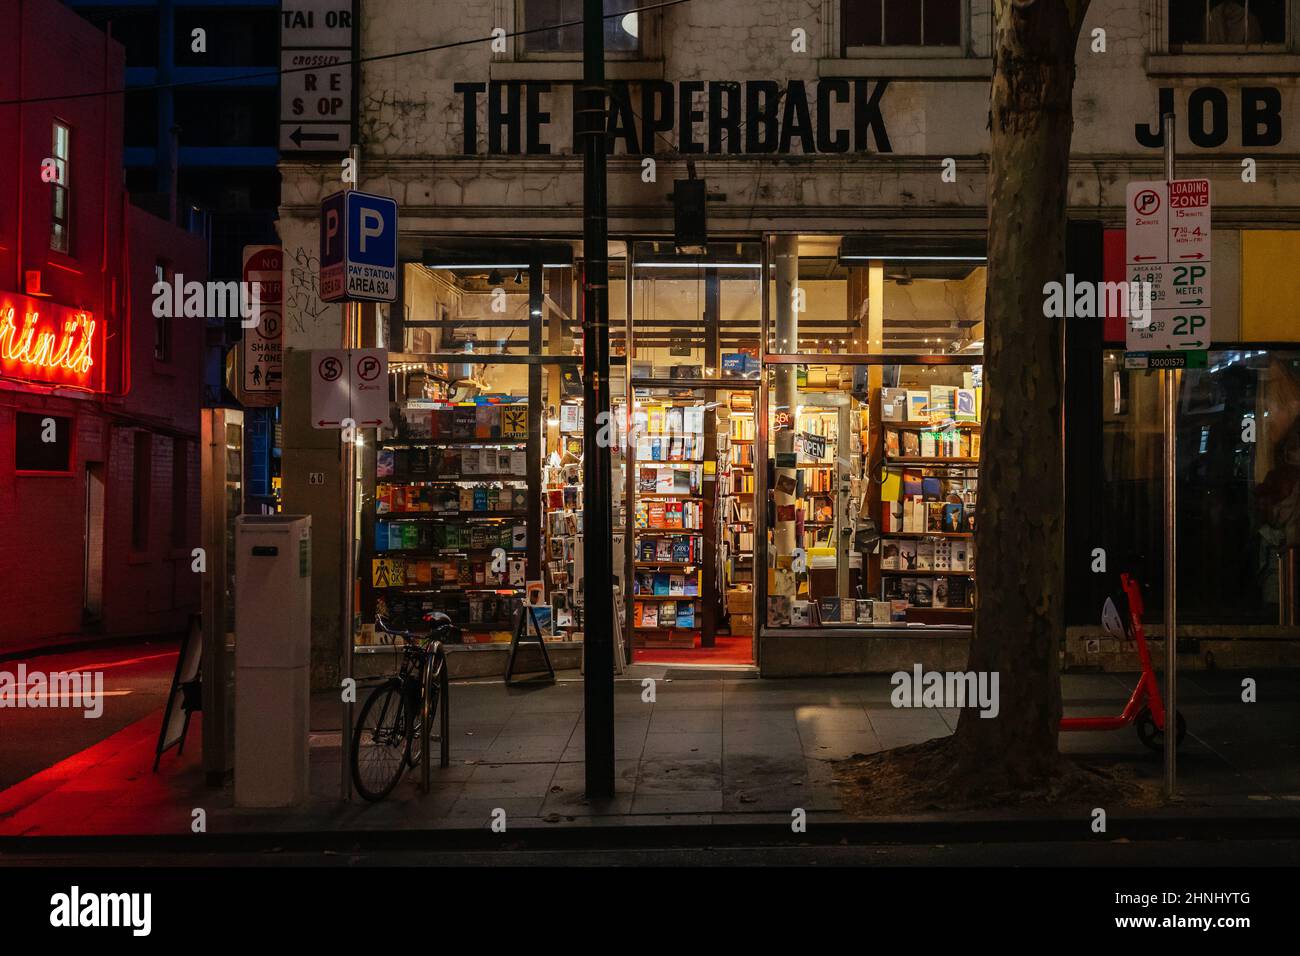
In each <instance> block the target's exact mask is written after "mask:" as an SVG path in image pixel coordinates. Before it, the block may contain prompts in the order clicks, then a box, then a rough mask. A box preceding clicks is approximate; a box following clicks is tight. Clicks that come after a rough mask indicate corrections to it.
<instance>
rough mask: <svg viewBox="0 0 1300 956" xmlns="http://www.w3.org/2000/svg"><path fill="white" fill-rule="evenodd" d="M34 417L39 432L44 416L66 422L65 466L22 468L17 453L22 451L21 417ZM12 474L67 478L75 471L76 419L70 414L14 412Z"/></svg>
mask: <svg viewBox="0 0 1300 956" xmlns="http://www.w3.org/2000/svg"><path fill="white" fill-rule="evenodd" d="M23 418H32V419H35V427H36V430H37V431H38V432H39V431H40V430H41V428H42V425H41V422H42V421H43V420H44V419H46V418H53V419H55V420H56V421H58V422H61V423H66V426H63V425H60V426H59V427H66V428H67V435H68V441H67V449H68V456H67V466H66V467H65V468H62V469H59V468H24V467H23V465H22V464H21V462H20V459H19V455H20V454H21V452H22V449H23V447H24V446H23V444H22V443H21V442H20V437H19V436H20V432H22V431H23V427H22V424H21V419H23ZM13 462H14V474H15V475H16V476H26V477H50V478H67V477H71V476H72V475H73V474H74V473H75V472H76V462H77V420H76V419H75V418H73V417H72V416H70V415H53V414H48V413H46V412H16V413H15V414H14V454H13Z"/></svg>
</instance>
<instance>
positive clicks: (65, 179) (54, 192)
mask: <svg viewBox="0 0 1300 956" xmlns="http://www.w3.org/2000/svg"><path fill="white" fill-rule="evenodd" d="M71 138H72V131H71V130H70V129H69V128H68V127H67V126H66V125H65V124H63V123H60V122H57V121H56V122H55V123H54V135H53V142H52V144H51V152H50V158H51V159H53V160H54V172H55V178H54V179H52V180H51V181H50V248H51V249H54V250H56V251H58V252H70V251H71V249H72V244H71V236H70V232H71V228H72V211H71V204H72V195H71V191H70V187H69V169H68V165H69V158H70V156H71V145H70V141H71Z"/></svg>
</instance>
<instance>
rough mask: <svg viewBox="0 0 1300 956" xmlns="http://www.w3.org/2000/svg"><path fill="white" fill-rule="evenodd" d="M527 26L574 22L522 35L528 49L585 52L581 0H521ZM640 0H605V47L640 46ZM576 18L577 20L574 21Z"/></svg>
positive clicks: (622, 49) (624, 49)
mask: <svg viewBox="0 0 1300 956" xmlns="http://www.w3.org/2000/svg"><path fill="white" fill-rule="evenodd" d="M518 3H519V7H518V9H519V11H520V14H521V17H522V20H523V24H524V26H523V28H524V29H525V30H537V29H538V28H539V27H549V26H553V25H555V24H560V23H573V24H574V25H573V26H566V27H557V28H556V29H551V30H547V29H543V30H541V31H540V32H538V33H525V34H524V35H523V36H522V37H520V39H521V40H522V41H523V48H524V50H525V51H526V52H528V53H570V54H581V53H582V25H581V21H582V0H518ZM638 6H640V4H639V3H638V0H605V13H606V14H608V16H606V17H605V50H606V51H607V52H612V53H632V52H635V51H637V50H639V49H640V47H641V26H642V24H641V19H640V15H639V14H637V13H633V12H630V11H634V10H635V9H636V8H637V7H638ZM575 21H577V22H576V23H575Z"/></svg>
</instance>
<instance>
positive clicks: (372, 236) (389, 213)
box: [320, 190, 397, 302]
mask: <svg viewBox="0 0 1300 956" xmlns="http://www.w3.org/2000/svg"><path fill="white" fill-rule="evenodd" d="M320 253H321V254H320V287H321V299H322V300H324V301H326V302H339V301H343V300H349V301H359V302H394V301H396V299H397V203H396V201H394V200H392V199H389V198H388V197H387V196H375V195H372V194H370V193H363V192H357V191H356V190H351V191H348V192H341V193H335V194H334V195H332V196H328V197H326V198H325V199H324V200H323V201H322V202H321V222H320Z"/></svg>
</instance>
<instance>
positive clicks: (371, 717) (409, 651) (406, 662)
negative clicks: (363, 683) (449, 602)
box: [352, 612, 460, 803]
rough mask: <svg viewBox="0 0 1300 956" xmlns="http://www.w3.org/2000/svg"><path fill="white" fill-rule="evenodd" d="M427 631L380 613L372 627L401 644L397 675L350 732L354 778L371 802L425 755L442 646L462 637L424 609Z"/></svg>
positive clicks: (442, 665) (443, 660) (369, 701)
mask: <svg viewBox="0 0 1300 956" xmlns="http://www.w3.org/2000/svg"><path fill="white" fill-rule="evenodd" d="M424 620H425V622H426V623H429V624H430V625H431V627H430V628H429V630H427V631H419V632H417V631H409V630H399V629H397V628H394V627H391V626H389V624H388V622H386V621H385V620H384V619H383V618H382V617H378V618H376V620H375V630H376V632H377V633H380V634H383V635H385V636H386V637H388V638H390V639H392V641H400V642H401V643H402V645H403V646H402V664H401V667H400V668H399V670H398V672H397V675H396V676H394V677H390V678H388V679H387V680H385V681H384V682H383V683H382V684H380V685H378V686H377V687H376V688H375V689H374V690H372V691H371V692H370V696H369V697H367V698H366V702H365V703H364V704H363V705H362V707H361V714H360V715H359V716H358V717H357V724H356V727H355V728H354V729H353V733H352V782H353V784H354V785H355V786H356V788H357V792H358V793H359V794H361V796H362V797H364V798H365V799H366V800H368V801H370V802H371V803H376V802H378V801H380V800H382V799H384V798H385V797H386V796H388V795H389V794H390V793H391V792H392V791H393V788H394V787H396V786H397V782H398V781H399V780H400V779H401V778H402V774H403V773H404V772H405V771H406V770H408V769H414V768H415V767H417V766H419V764H420V761H421V760H422V759H424V753H423V740H424V721H425V720H426V719H427V720H429V721H430V722H432V721H433V720H435V719H436V715H437V714H438V708H439V706H440V705H442V704H443V701H442V700H441V695H442V692H443V690H442V684H443V679H444V677H445V674H446V668H447V657H446V652H445V651H444V649H443V646H444V645H445V644H448V643H453V642H455V641H458V640H459V639H460V630H459V628H457V627H456V626H455V625H453V624H452V623H451V619H450V618H449V617H447V615H445V614H442V613H438V612H435V613H433V614H426V615H425V617H424Z"/></svg>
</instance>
